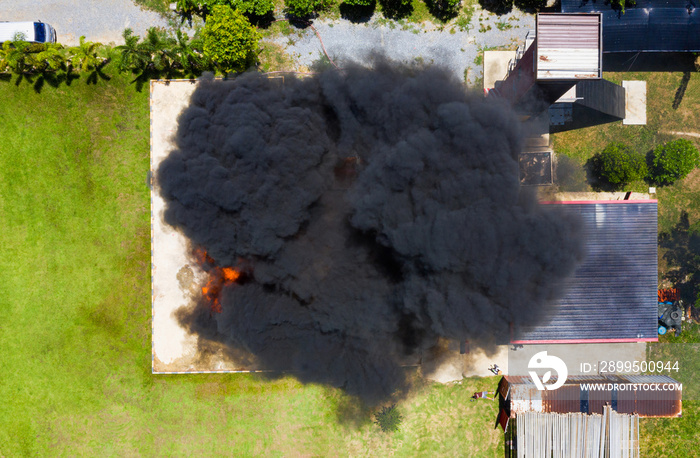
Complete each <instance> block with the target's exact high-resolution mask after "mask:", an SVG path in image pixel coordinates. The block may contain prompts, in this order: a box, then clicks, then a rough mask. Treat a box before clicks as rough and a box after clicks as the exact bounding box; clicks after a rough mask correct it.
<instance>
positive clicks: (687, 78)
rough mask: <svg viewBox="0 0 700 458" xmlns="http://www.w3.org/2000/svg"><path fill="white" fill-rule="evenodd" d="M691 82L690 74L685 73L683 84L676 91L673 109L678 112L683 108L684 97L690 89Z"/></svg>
mask: <svg viewBox="0 0 700 458" xmlns="http://www.w3.org/2000/svg"><path fill="white" fill-rule="evenodd" d="M689 82H690V72H683V79H681V84H680V85H679V86H678V90H676V96H675V97H674V99H673V109H674V110H677V109H678V107H680V106H681V102H682V101H683V96H684V95H685V91H686V89H688V83H689Z"/></svg>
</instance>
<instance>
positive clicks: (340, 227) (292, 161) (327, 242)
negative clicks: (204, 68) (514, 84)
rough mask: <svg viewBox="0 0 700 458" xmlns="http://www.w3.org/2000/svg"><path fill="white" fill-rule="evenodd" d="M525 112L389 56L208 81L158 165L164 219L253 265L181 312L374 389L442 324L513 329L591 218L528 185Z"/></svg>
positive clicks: (322, 376) (243, 343)
mask: <svg viewBox="0 0 700 458" xmlns="http://www.w3.org/2000/svg"><path fill="white" fill-rule="evenodd" d="M519 126H520V123H519V121H518V119H517V118H516V116H515V115H514V114H513V113H512V112H511V111H510V110H509V109H507V108H506V107H505V106H502V105H500V104H499V103H497V102H494V101H491V100H486V99H484V98H483V97H480V96H477V95H470V94H468V93H467V92H466V90H465V88H464V86H463V84H462V83H461V82H459V81H458V80H456V79H455V78H454V77H452V76H451V75H450V73H449V72H448V71H446V70H443V69H440V68H425V69H416V68H411V67H406V66H402V65H399V64H395V63H391V62H386V61H383V60H382V59H375V60H374V62H373V66H372V68H364V67H361V66H359V65H350V66H348V67H346V69H345V70H344V72H343V73H340V72H336V71H326V72H324V73H321V74H318V75H316V76H314V77H309V78H294V77H289V76H287V77H285V79H284V83H283V84H280V82H279V80H274V79H268V78H266V77H265V76H264V75H260V74H245V75H243V76H240V77H238V78H236V79H235V80H234V81H221V80H212V79H206V78H205V79H202V80H201V81H200V82H199V86H198V88H197V89H196V91H195V92H194V94H193V96H192V99H191V104H190V106H189V107H188V108H187V109H186V110H185V111H184V112H183V114H182V115H181V117H180V119H179V128H178V131H177V134H176V149H175V150H174V151H172V152H171V154H170V155H169V157H168V158H167V159H166V160H165V161H164V162H163V163H162V165H161V166H160V168H159V170H158V172H157V179H158V183H159V186H160V192H161V193H162V195H163V196H164V197H165V199H166V201H167V209H166V212H165V215H164V218H165V221H166V222H167V223H169V224H171V225H173V226H175V227H177V228H179V229H180V230H181V231H182V232H183V233H184V234H185V235H186V236H187V237H188V238H189V239H190V240H191V241H192V243H193V245H195V246H200V247H203V248H204V249H205V250H206V251H207V252H208V253H209V255H210V256H211V257H212V258H213V259H214V260H216V262H217V263H218V264H219V265H221V266H236V265H242V264H241V263H243V265H245V266H246V267H245V269H246V274H245V275H244V277H243V281H241V282H239V284H235V285H229V286H226V287H224V289H223V291H222V293H221V305H222V311H221V313H212V312H211V310H210V309H209V308H208V307H207V306H206V304H199V305H198V306H196V307H193V308H188V309H186V310H181V311H180V315H179V318H180V320H181V322H182V323H183V325H185V326H186V327H187V328H188V329H190V330H191V331H192V332H194V333H196V334H198V335H199V337H200V342H207V341H217V342H223V343H225V344H226V345H227V346H228V348H230V349H231V351H232V353H233V352H235V351H239V350H240V349H243V350H246V351H248V352H250V353H252V354H253V355H254V357H255V361H256V364H257V366H258V367H259V368H261V369H268V370H279V371H293V373H294V374H295V375H296V376H297V377H298V378H299V379H300V380H302V381H304V382H319V383H329V384H332V385H334V386H339V387H343V388H345V389H346V391H347V392H348V393H350V394H352V395H358V396H361V397H362V398H363V399H365V400H366V401H369V402H375V401H378V400H382V399H384V398H386V397H387V396H390V395H391V394H392V393H395V392H396V391H397V390H400V389H401V388H402V387H404V383H405V375H404V371H403V370H402V367H401V366H402V364H403V362H404V361H405V360H406V357H407V356H410V355H417V354H419V353H420V352H421V351H422V350H425V349H427V348H429V347H431V346H433V345H434V344H435V343H436V341H437V339H438V338H439V337H444V338H449V339H460V340H461V339H469V341H470V346H471V348H474V347H476V346H481V347H483V348H489V347H490V346H492V345H494V344H496V343H505V342H508V340H509V338H510V334H511V332H512V330H513V329H517V327H518V326H523V325H526V326H530V325H533V324H536V323H537V322H538V321H539V320H541V319H542V318H543V316H545V315H546V313H547V306H546V304H547V303H548V302H549V301H551V300H552V299H553V298H555V297H557V296H558V295H559V294H560V293H561V291H559V289H558V287H557V284H558V280H561V279H562V278H564V277H566V276H567V275H569V274H570V273H572V271H573V269H574V268H575V266H576V263H577V261H578V260H579V258H580V253H581V247H580V246H579V245H580V243H579V241H578V240H577V233H578V230H577V224H576V222H575V221H571V220H567V219H562V217H561V216H560V215H558V214H556V213H554V210H551V209H550V210H545V209H543V208H541V207H540V206H539V205H538V204H537V202H536V199H535V197H534V195H532V194H531V193H527V192H524V191H523V189H521V188H520V187H519V185H518V165H517V157H518V153H519V150H520V143H521V138H520V127H519Z"/></svg>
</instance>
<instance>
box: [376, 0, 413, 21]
mask: <svg viewBox="0 0 700 458" xmlns="http://www.w3.org/2000/svg"><path fill="white" fill-rule="evenodd" d="M379 5H380V6H381V7H382V14H383V15H384V17H385V18H387V19H403V18H407V17H409V16H410V15H411V14H413V3H411V2H410V1H404V0H379Z"/></svg>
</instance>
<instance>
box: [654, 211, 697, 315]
mask: <svg viewBox="0 0 700 458" xmlns="http://www.w3.org/2000/svg"><path fill="white" fill-rule="evenodd" d="M659 248H662V249H664V250H666V251H665V252H664V254H663V259H664V260H665V261H666V262H667V263H668V266H669V270H668V272H666V274H664V278H665V279H666V280H669V281H670V282H671V283H672V284H673V286H674V287H675V288H678V292H679V293H680V295H681V299H683V301H684V302H685V303H686V304H693V303H695V301H696V300H697V299H698V293H700V227H698V224H695V225H693V226H691V224H690V219H689V217H688V212H687V211H683V212H682V213H681V217H680V220H679V221H678V223H677V224H676V225H675V226H674V227H673V229H671V230H670V231H669V232H662V233H661V234H659Z"/></svg>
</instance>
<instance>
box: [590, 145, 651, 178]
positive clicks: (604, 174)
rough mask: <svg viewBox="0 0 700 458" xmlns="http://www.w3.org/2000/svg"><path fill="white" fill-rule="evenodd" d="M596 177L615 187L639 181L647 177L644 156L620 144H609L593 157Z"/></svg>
mask: <svg viewBox="0 0 700 458" xmlns="http://www.w3.org/2000/svg"><path fill="white" fill-rule="evenodd" d="M593 169H594V173H595V175H596V177H597V178H598V179H600V180H602V181H605V182H607V183H609V184H611V185H613V186H615V187H617V186H621V185H624V184H626V183H630V182H632V181H637V180H641V179H643V178H644V177H646V175H647V165H646V162H645V160H644V156H642V155H641V154H639V153H637V152H636V151H634V150H633V149H632V148H630V147H629V146H627V145H624V144H622V143H611V144H609V145H608V146H606V147H605V149H604V150H603V151H601V152H600V153H598V154H597V155H595V156H594V157H593Z"/></svg>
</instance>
